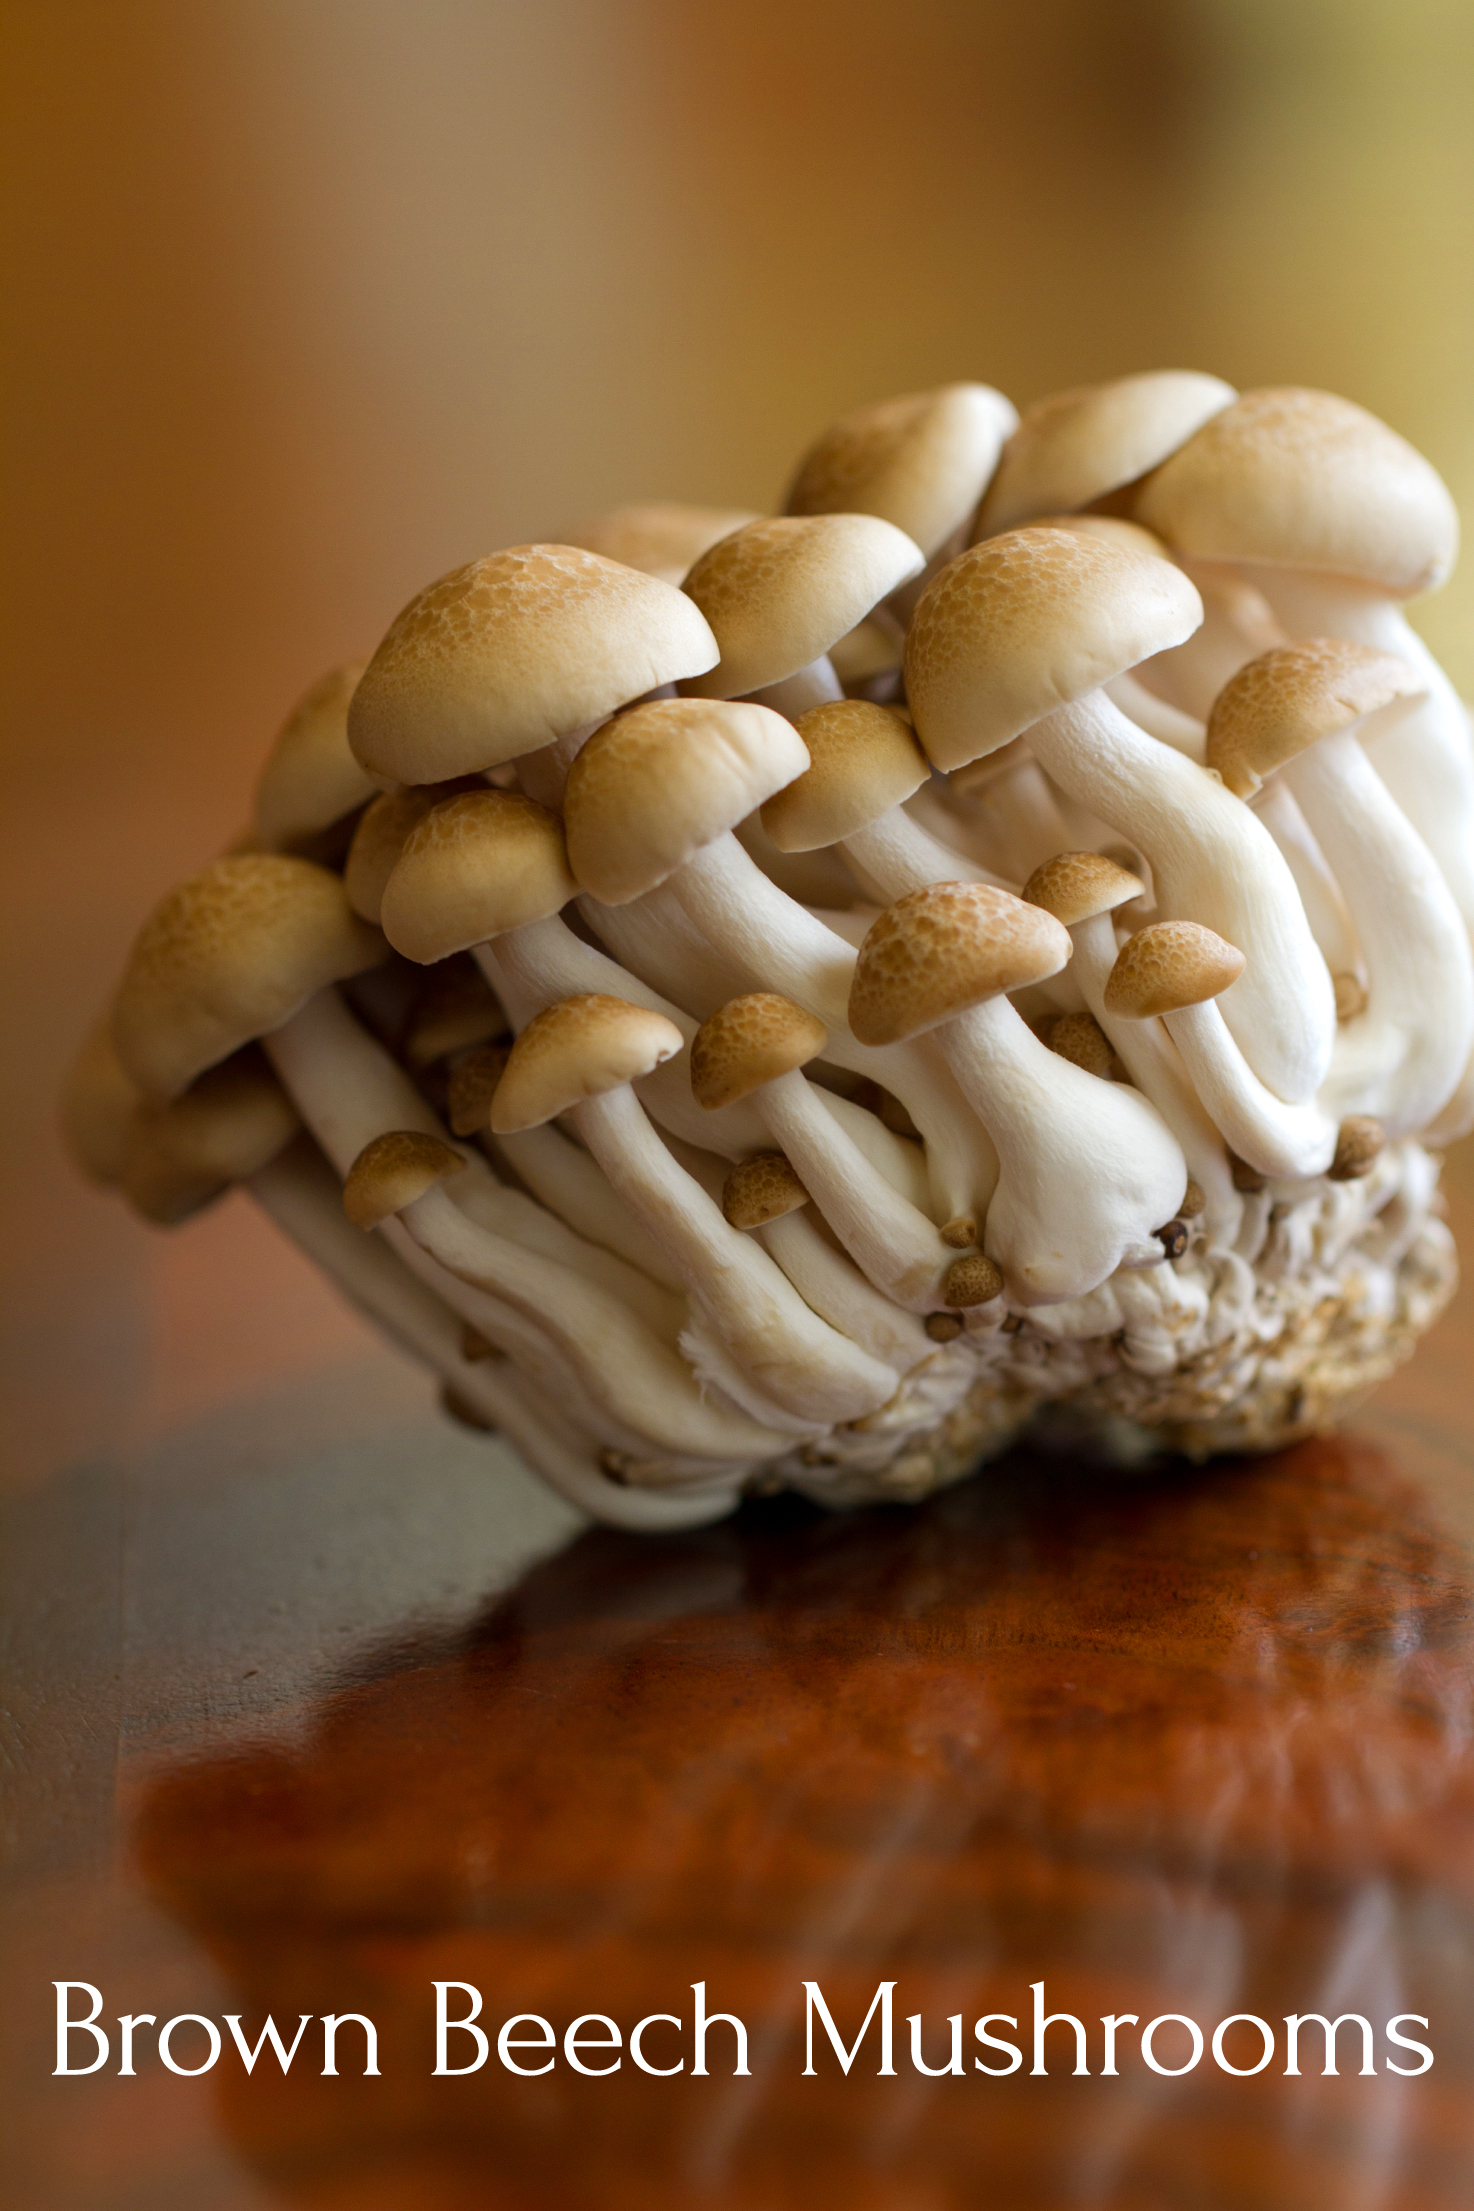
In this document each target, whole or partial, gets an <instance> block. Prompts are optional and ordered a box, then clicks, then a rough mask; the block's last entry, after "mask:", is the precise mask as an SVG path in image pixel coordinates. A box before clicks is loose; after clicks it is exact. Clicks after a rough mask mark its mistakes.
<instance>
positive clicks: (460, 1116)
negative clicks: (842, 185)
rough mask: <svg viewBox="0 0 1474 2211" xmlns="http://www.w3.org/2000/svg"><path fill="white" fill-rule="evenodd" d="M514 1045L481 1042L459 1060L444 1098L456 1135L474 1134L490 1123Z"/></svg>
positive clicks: (453, 1131)
mask: <svg viewBox="0 0 1474 2211" xmlns="http://www.w3.org/2000/svg"><path fill="white" fill-rule="evenodd" d="M511 1056H512V1053H511V1047H510V1045H506V1044H482V1045H480V1046H479V1047H478V1048H477V1050H476V1051H474V1052H468V1053H467V1054H466V1056H465V1058H464V1059H462V1060H457V1062H456V1064H455V1066H454V1067H453V1068H452V1069H451V1071H450V1082H449V1084H448V1086H447V1093H448V1094H447V1097H446V1101H445V1108H446V1118H447V1119H448V1120H449V1122H450V1127H451V1134H452V1135H453V1136H475V1135H476V1134H477V1132H478V1131H479V1130H481V1129H485V1128H490V1126H491V1101H492V1099H493V1098H494V1097H495V1096H496V1086H497V1084H498V1083H499V1082H500V1081H501V1079H502V1076H503V1075H504V1074H505V1073H506V1071H507V1061H508V1060H509V1059H510V1058H511Z"/></svg>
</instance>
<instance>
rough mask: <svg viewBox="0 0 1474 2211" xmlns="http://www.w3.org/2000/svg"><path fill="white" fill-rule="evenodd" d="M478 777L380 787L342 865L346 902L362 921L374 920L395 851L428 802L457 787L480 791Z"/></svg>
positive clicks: (422, 815)
mask: <svg viewBox="0 0 1474 2211" xmlns="http://www.w3.org/2000/svg"><path fill="white" fill-rule="evenodd" d="M484 788H485V786H484V784H483V783H482V780H481V778H480V776H474V777H472V776H463V777H458V778H456V779H455V780H454V781H452V782H449V783H410V784H406V786H405V788H404V789H403V790H402V791H382V792H381V793H380V794H379V796H378V797H377V798H376V799H375V800H374V801H373V802H372V804H371V805H368V806H366V807H365V808H364V810H363V815H362V818H361V820H360V821H359V824H358V827H357V828H356V829H355V830H354V832H353V842H352V844H351V845H350V846H349V847H348V857H347V859H346V860H345V861H344V863H343V887H344V889H345V890H346V891H347V893H348V903H349V905H350V906H351V907H352V908H353V911H354V912H355V913H356V914H357V915H359V917H360V918H361V919H362V920H364V921H372V922H373V923H374V924H375V925H376V926H377V924H378V919H379V914H380V911H381V909H382V907H383V904H384V892H385V890H386V889H387V888H388V884H389V878H390V876H391V875H392V874H393V873H394V870H395V868H396V867H397V866H398V864H399V855H400V853H401V852H403V850H404V848H405V845H406V844H407V843H408V841H409V834H410V831H411V830H412V829H415V828H418V826H419V824H420V823H421V822H422V821H423V820H424V818H425V816H426V815H427V814H428V813H429V811H430V809H431V807H432V806H438V805H439V804H440V801H441V800H442V799H443V798H453V797H454V796H455V794H456V792H457V791H464V790H473V789H474V790H481V789H484Z"/></svg>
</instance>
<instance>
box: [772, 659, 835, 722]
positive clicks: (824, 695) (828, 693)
mask: <svg viewBox="0 0 1474 2211" xmlns="http://www.w3.org/2000/svg"><path fill="white" fill-rule="evenodd" d="M843 697H844V685H843V684H842V683H841V682H840V680H839V678H838V676H837V675H836V674H835V672H834V667H833V664H832V662H831V661H830V658H829V655H828V653H821V654H820V655H819V658H818V659H817V660H811V661H810V662H809V663H808V666H807V667H804V668H799V669H796V670H795V671H794V673H793V674H792V675H791V676H783V677H781V678H780V679H779V681H778V682H777V683H765V684H764V685H763V688H762V689H761V691H754V692H753V693H752V694H751V698H752V703H753V704H754V705H755V706H770V707H771V708H772V709H773V712H774V713H775V714H781V715H783V717H784V719H785V720H786V721H790V722H796V721H797V720H798V718H799V716H800V714H807V712H808V711H809V708H810V707H811V706H827V705H828V703H829V701H830V700H831V699H842V698H843Z"/></svg>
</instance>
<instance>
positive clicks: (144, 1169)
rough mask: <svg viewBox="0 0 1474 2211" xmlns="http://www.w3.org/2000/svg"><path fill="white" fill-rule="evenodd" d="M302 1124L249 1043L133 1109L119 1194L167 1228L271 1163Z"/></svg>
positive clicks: (150, 1219) (256, 1051) (146, 1216)
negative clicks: (185, 1084)
mask: <svg viewBox="0 0 1474 2211" xmlns="http://www.w3.org/2000/svg"><path fill="white" fill-rule="evenodd" d="M301 1125H302V1124H301V1120H300V1118H299V1116H298V1113H297V1109H296V1107H295V1106H294V1105H293V1104H292V1101H291V1099H290V1098H289V1097H288V1096H287V1094H286V1092H285V1090H283V1088H282V1086H281V1084H280V1083H279V1082H278V1081H277V1079H276V1077H275V1076H274V1075H273V1074H272V1072H271V1069H270V1067H269V1066H268V1065H267V1061H266V1056H265V1054H264V1053H263V1052H261V1051H259V1050H258V1049H257V1048H256V1047H255V1046H254V1045H251V1046H248V1047H247V1048H246V1050H245V1051H243V1052H236V1053H234V1054H233V1055H232V1056H231V1058H229V1059H227V1060H222V1061H221V1063H220V1065H219V1066H218V1067H209V1068H207V1069H206V1070H205V1072H204V1074H203V1075H201V1076H200V1077H199V1079H198V1081H196V1082H193V1083H191V1084H190V1086H189V1088H188V1090H186V1091H184V1092H182V1093H181V1095H180V1096H179V1097H177V1098H173V1099H171V1100H170V1102H169V1103H168V1104H167V1105H163V1106H152V1107H148V1108H146V1109H145V1110H144V1111H143V1112H142V1113H141V1114H140V1115H139V1116H138V1118H137V1121H136V1123H135V1125H134V1130H133V1138H132V1142H131V1143H130V1144H129V1146H128V1156H127V1164H126V1168H125V1171H124V1174H123V1178H122V1181H123V1194H124V1196H125V1197H126V1198H127V1200H128V1203H129V1204H130V1205H131V1206H132V1207H133V1209H134V1211H135V1212H136V1213H141V1214H142V1215H143V1217H144V1219H145V1220H146V1221H153V1222H155V1223H156V1224H157V1225H158V1226H159V1227H160V1228H173V1227H174V1226H175V1225H176V1223H178V1222H180V1221H186V1220H188V1219H189V1217H190V1215H191V1214H194V1213H198V1212H200V1211H201V1210H202V1209H203V1208H204V1207H205V1206H207V1205H209V1204H211V1203H212V1202H213V1200H214V1199H216V1198H218V1197H220V1196H222V1195H223V1193H224V1192H225V1191H226V1190H228V1189H229V1188H230V1187H231V1185H232V1184H233V1183H237V1182H244V1180H245V1179H246V1177H247V1175H254V1174H255V1173H257V1172H258V1170H259V1169H260V1168H262V1167H267V1166H269V1165H270V1164H271V1162H272V1160H273V1159H275V1157H276V1155H277V1153H278V1152H280V1151H284V1150H285V1149H286V1147H287V1145H288V1144H290V1142H291V1141H292V1138H293V1137H294V1136H295V1135H296V1133H297V1131H298V1129H299V1128H300V1127H301Z"/></svg>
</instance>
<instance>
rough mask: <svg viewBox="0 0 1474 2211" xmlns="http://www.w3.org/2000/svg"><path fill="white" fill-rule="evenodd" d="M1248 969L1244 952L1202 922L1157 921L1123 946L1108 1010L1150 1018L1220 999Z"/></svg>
mask: <svg viewBox="0 0 1474 2211" xmlns="http://www.w3.org/2000/svg"><path fill="white" fill-rule="evenodd" d="M1243 972H1244V955H1243V953H1242V952H1241V951H1240V950H1239V949H1238V946H1237V945H1234V944H1228V943H1225V941H1224V939H1223V938H1222V937H1219V936H1215V935H1214V934H1213V931H1212V930H1211V929H1204V928H1202V927H1201V926H1200V924H1199V923H1197V922H1196V921H1154V922H1153V923H1152V925H1151V927H1150V928H1148V929H1139V930H1138V931H1137V933H1136V935H1135V936H1134V937H1131V938H1129V939H1128V940H1127V942H1126V943H1125V944H1124V945H1123V946H1122V947H1121V950H1120V953H1119V955H1118V956H1117V959H1116V964H1115V966H1114V967H1113V968H1112V969H1111V972H1110V977H1109V979H1108V981H1107V983H1106V987H1105V1008H1106V1012H1107V1013H1119V1014H1124V1015H1125V1017H1126V1018H1127V1020H1130V1021H1144V1020H1145V1019H1146V1017H1147V1015H1148V1014H1152V1013H1176V1012H1178V1011H1179V1010H1180V1009H1181V1008H1182V1007H1183V1006H1200V1005H1202V1004H1203V1003H1204V1002H1205V1000H1207V999H1209V998H1216V997H1217V996H1218V993H1219V992H1220V991H1221V990H1227V988H1228V986H1229V984H1230V983H1234V982H1237V981H1238V979H1239V977H1240V975H1242V974H1243Z"/></svg>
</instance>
